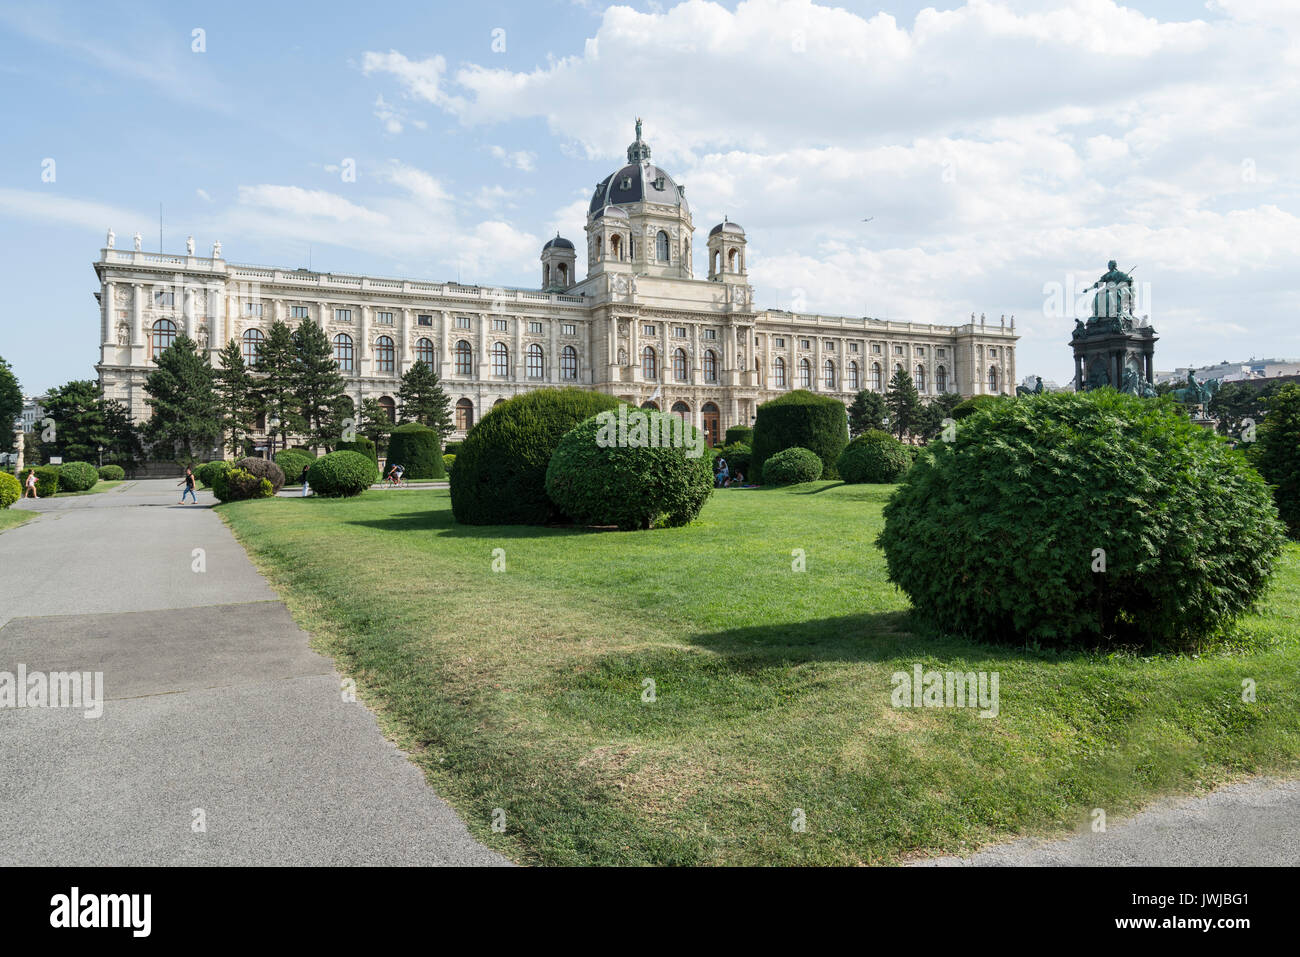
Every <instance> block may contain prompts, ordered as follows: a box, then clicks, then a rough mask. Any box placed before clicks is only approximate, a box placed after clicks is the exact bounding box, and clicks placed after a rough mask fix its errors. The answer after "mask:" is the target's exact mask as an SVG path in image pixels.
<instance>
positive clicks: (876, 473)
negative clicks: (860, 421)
mask: <svg viewBox="0 0 1300 957" xmlns="http://www.w3.org/2000/svg"><path fill="white" fill-rule="evenodd" d="M911 465H912V455H911V454H910V453H909V452H908V447H907V446H906V445H904V444H903V443H902V442H900V441H898V439H896V438H894V437H893V436H892V435H890V434H889V433H888V432H881V431H880V430H879V429H868V430H867V431H866V432H863V433H862V434H861V435H859V436H858V437H857V438H856V439H854V440H853V441H852V442H850V443H849V444H848V445H846V446H845V447H844V451H843V452H841V453H840V457H839V461H838V462H837V463H836V466H837V468H838V469H839V473H840V478H842V479H843V480H844V481H846V482H849V483H852V484H857V483H861V482H870V483H873V484H876V485H887V484H891V483H893V482H897V481H898V480H899V479H901V478H902V477H903V474H904V473H905V472H906V471H907V470H908V468H910V467H911Z"/></svg>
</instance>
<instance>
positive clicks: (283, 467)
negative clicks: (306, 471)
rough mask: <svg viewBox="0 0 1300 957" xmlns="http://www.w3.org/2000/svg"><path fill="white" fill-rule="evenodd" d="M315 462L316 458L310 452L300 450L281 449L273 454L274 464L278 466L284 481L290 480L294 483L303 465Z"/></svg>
mask: <svg viewBox="0 0 1300 957" xmlns="http://www.w3.org/2000/svg"><path fill="white" fill-rule="evenodd" d="M315 461H316V456H314V455H312V454H311V453H310V452H303V451H302V450H300V449H282V450H281V451H279V452H276V453H275V464H276V465H278V466H280V471H282V472H283V473H284V475H285V479H286V480H288V479H290V478H292V479H293V480H294V481H295V482H296V481H297V480H298V476H299V475H301V474H302V468H303V466H304V465H311V463H312V462H315Z"/></svg>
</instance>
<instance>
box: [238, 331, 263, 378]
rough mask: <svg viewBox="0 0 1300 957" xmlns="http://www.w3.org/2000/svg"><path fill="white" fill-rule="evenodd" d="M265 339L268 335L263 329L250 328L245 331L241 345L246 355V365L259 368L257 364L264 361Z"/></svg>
mask: <svg viewBox="0 0 1300 957" xmlns="http://www.w3.org/2000/svg"><path fill="white" fill-rule="evenodd" d="M265 341H266V336H264V335H263V334H262V330H261V329H249V330H248V331H247V332H245V333H244V335H243V337H242V343H241V345H240V347H239V348H240V352H242V353H243V356H244V365H246V366H248V367H249V368H250V369H255V368H257V364H258V363H259V362H261V361H262V343H264V342H265Z"/></svg>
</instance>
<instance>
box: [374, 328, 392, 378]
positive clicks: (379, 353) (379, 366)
mask: <svg viewBox="0 0 1300 957" xmlns="http://www.w3.org/2000/svg"><path fill="white" fill-rule="evenodd" d="M393 368H394V360H393V340H392V339H391V338H389V337H388V336H380V337H379V338H378V339H376V340H375V371H376V372H392V371H393Z"/></svg>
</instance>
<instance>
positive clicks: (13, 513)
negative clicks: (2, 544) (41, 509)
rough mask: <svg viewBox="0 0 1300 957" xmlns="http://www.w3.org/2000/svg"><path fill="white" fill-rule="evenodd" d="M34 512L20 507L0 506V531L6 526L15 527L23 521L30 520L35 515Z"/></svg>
mask: <svg viewBox="0 0 1300 957" xmlns="http://www.w3.org/2000/svg"><path fill="white" fill-rule="evenodd" d="M36 514H37V513H36V512H29V511H27V510H26V509H21V508H0V532H3V531H4V530H5V529H7V528H17V527H18V526H19V525H22V524H23V523H24V522H30V521H31V520H32V519H33V518H35V517H36Z"/></svg>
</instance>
